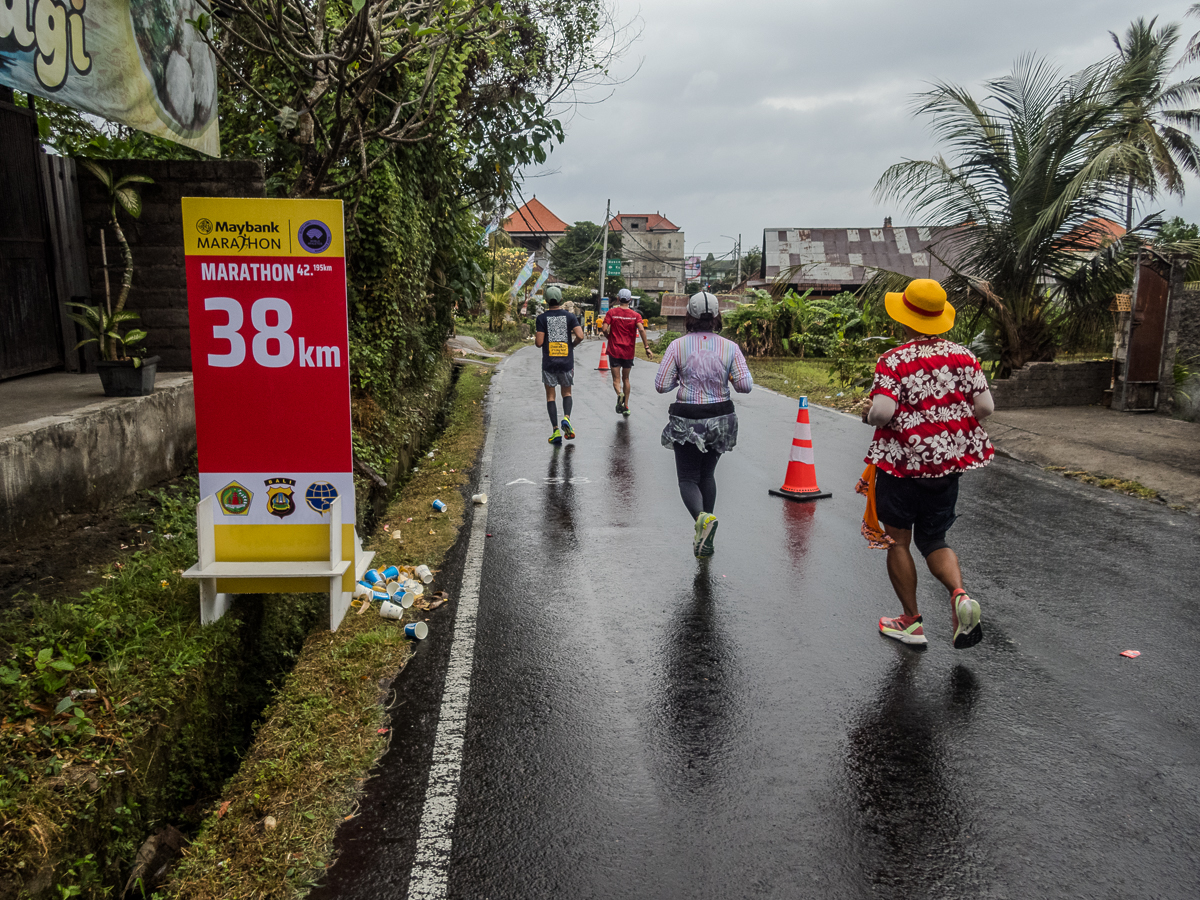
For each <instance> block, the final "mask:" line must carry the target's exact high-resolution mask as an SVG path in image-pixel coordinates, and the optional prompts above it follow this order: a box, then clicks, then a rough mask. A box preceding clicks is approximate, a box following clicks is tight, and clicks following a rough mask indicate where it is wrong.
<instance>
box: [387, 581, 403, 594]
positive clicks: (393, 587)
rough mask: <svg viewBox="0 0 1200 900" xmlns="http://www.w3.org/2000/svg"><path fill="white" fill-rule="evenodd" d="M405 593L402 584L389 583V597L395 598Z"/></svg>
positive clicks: (396, 582)
mask: <svg viewBox="0 0 1200 900" xmlns="http://www.w3.org/2000/svg"><path fill="white" fill-rule="evenodd" d="M403 591H404V588H403V587H401V586H400V582H398V581H389V582H388V583H387V592H388V596H389V597H395V596H396V595H397V594H399V593H402V592H403Z"/></svg>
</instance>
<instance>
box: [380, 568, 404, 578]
mask: <svg viewBox="0 0 1200 900" xmlns="http://www.w3.org/2000/svg"><path fill="white" fill-rule="evenodd" d="M379 574H380V575H382V576H383V577H384V578H386V579H387V580H388V581H395V580H396V579H397V578H399V577H400V570H399V569H397V568H396V567H395V566H388V567H387V568H386V569H384V570H383V571H382V572H380V573H379Z"/></svg>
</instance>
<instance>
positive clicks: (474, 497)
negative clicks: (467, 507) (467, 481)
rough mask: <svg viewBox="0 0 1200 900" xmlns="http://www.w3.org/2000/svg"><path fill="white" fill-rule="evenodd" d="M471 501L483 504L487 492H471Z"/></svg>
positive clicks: (485, 501)
mask: <svg viewBox="0 0 1200 900" xmlns="http://www.w3.org/2000/svg"><path fill="white" fill-rule="evenodd" d="M471 502H472V503H474V504H475V505H476V506H483V504H485V503H487V494H472V495H471Z"/></svg>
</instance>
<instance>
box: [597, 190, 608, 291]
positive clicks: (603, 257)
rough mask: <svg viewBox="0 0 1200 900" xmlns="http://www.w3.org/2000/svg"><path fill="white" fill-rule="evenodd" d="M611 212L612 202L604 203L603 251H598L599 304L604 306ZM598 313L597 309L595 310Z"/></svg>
mask: <svg viewBox="0 0 1200 900" xmlns="http://www.w3.org/2000/svg"><path fill="white" fill-rule="evenodd" d="M611 212H612V200H606V201H605V203H604V249H603V250H601V251H600V304H601V305H603V304H604V274H605V272H606V271H607V270H608V217H609V214H610V213H611ZM596 312H597V313H599V312H600V310H599V309H597V310H596Z"/></svg>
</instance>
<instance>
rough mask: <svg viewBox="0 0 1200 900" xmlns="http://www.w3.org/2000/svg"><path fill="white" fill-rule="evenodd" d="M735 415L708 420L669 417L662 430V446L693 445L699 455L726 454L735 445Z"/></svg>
mask: <svg viewBox="0 0 1200 900" xmlns="http://www.w3.org/2000/svg"><path fill="white" fill-rule="evenodd" d="M737 434H738V420H737V413H730V414H729V415H725V416H713V417H712V418H710V419H685V418H683V417H682V416H671V417H670V419H668V421H667V427H666V428H664V429H663V433H662V445H663V446H664V447H670V446H671V445H672V444H695V445H696V447H697V448H699V450H700V452H701V453H727V452H729V451H730V450H732V449H733V448H734V447H735V446H736V445H737Z"/></svg>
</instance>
